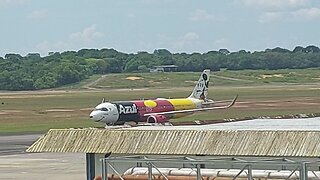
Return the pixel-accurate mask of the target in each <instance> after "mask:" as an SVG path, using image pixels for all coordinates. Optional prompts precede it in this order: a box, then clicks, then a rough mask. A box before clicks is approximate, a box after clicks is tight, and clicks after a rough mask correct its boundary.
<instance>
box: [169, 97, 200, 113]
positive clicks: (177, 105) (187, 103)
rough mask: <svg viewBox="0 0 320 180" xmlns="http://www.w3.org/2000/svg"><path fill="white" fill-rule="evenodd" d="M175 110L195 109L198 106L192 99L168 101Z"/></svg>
mask: <svg viewBox="0 0 320 180" xmlns="http://www.w3.org/2000/svg"><path fill="white" fill-rule="evenodd" d="M168 101H169V102H170V103H171V104H172V105H173V107H174V110H175V111H178V110H184V109H195V108H196V105H195V104H194V103H193V102H192V101H191V100H190V99H168Z"/></svg>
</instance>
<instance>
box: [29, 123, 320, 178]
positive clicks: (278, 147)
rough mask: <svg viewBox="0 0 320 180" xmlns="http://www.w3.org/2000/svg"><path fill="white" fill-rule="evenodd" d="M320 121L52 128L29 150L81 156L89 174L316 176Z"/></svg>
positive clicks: (116, 176) (109, 176)
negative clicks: (80, 153) (84, 159)
mask: <svg viewBox="0 0 320 180" xmlns="http://www.w3.org/2000/svg"><path fill="white" fill-rule="evenodd" d="M319 121H320V118H308V119H256V120H248V121H242V122H230V123H221V124H210V125H200V126H196V125H194V126H138V127H130V128H125V127H123V128H110V129H95V128H92V129H52V130H49V132H48V133H47V134H45V135H44V136H43V137H41V138H40V139H38V140H37V141H36V142H35V143H34V144H33V145H31V146H30V147H29V148H28V150H27V151H28V152H63V153H76V152H77V153H79V152H82V153H86V163H87V179H88V180H92V179H94V178H95V177H96V176H101V177H102V178H103V179H177V180H178V179H235V178H240V179H241V178H245V179H303V180H306V179H319V177H320V171H319V167H320V160H319V157H320V143H319V142H320V123H319Z"/></svg>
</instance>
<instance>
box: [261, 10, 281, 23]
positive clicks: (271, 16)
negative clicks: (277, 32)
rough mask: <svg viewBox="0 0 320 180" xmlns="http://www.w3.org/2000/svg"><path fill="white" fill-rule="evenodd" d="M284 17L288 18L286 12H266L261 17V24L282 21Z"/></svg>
mask: <svg viewBox="0 0 320 180" xmlns="http://www.w3.org/2000/svg"><path fill="white" fill-rule="evenodd" d="M284 16H286V13H284V12H266V13H263V14H262V15H261V16H260V17H259V22H260V23H268V22H274V21H278V20H280V19H282V18H283V17H284Z"/></svg>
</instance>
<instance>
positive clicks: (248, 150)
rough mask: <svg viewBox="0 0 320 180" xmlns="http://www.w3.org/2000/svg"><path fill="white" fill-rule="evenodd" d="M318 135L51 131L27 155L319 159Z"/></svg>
mask: <svg viewBox="0 0 320 180" xmlns="http://www.w3.org/2000/svg"><path fill="white" fill-rule="evenodd" d="M319 142H320V131H292V130H286V131H265V130H260V131H253V130H174V129H172V130H168V129H167V130H166V129H164V130H133V129H131V130H130V129H118V130H117V129H53V130H49V132H48V133H47V134H45V135H44V136H43V137H41V138H40V139H38V140H37V141H36V142H35V143H34V144H32V145H31V146H30V147H29V148H28V149H27V152H83V153H109V152H112V153H115V154H126V155H128V154H132V155H140V154H142V155H152V154H158V155H216V156H272V157H276V156H281V157H284V156H285V157H320V143H319Z"/></svg>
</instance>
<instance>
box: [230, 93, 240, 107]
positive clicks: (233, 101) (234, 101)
mask: <svg viewBox="0 0 320 180" xmlns="http://www.w3.org/2000/svg"><path fill="white" fill-rule="evenodd" d="M238 96H239V95H238V94H237V95H236V96H235V97H234V98H233V100H232V102H231V103H230V104H229V105H228V106H227V108H229V107H231V106H233V105H234V104H235V103H236V101H237V99H238Z"/></svg>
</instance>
